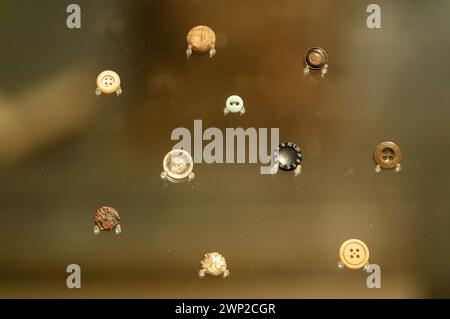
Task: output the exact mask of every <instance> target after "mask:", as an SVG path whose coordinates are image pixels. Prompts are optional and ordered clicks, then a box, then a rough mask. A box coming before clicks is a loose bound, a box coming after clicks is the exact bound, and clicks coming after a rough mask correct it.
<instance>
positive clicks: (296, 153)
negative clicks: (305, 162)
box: [271, 142, 302, 176]
mask: <svg viewBox="0 0 450 319" xmlns="http://www.w3.org/2000/svg"><path fill="white" fill-rule="evenodd" d="M272 157H273V163H274V164H273V166H272V169H271V172H272V174H276V173H277V172H278V169H281V170H283V171H294V175H295V176H298V175H299V174H300V173H301V172H302V165H301V164H302V150H301V149H300V147H298V146H297V145H295V144H294V143H291V142H286V143H282V144H280V145H279V147H278V148H277V149H276V150H275V151H274V153H273V155H272Z"/></svg>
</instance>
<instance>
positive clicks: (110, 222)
mask: <svg viewBox="0 0 450 319" xmlns="http://www.w3.org/2000/svg"><path fill="white" fill-rule="evenodd" d="M113 229H114V230H115V232H116V234H117V235H119V234H120V233H121V231H122V229H121V227H120V216H119V212H118V211H117V209H115V208H112V207H109V206H103V207H100V208H99V209H98V210H97V212H96V213H95V217H94V234H96V235H98V234H99V233H100V231H110V230H113Z"/></svg>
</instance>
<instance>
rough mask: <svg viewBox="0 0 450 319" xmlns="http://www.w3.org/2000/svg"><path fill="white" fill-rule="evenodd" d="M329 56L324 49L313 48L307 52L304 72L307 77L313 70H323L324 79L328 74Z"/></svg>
mask: <svg viewBox="0 0 450 319" xmlns="http://www.w3.org/2000/svg"><path fill="white" fill-rule="evenodd" d="M327 61H328V56H327V53H326V52H325V50H324V49H322V48H318V47H316V48H311V49H309V50H308V51H306V54H305V63H306V67H305V69H304V70H303V74H304V75H305V76H306V75H308V74H309V71H310V69H311V70H321V71H320V72H321V74H322V77H324V76H325V74H327V73H328V64H327Z"/></svg>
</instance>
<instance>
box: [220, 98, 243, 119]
mask: <svg viewBox="0 0 450 319" xmlns="http://www.w3.org/2000/svg"><path fill="white" fill-rule="evenodd" d="M230 112H231V113H239V114H240V115H243V114H244V113H245V107H244V101H243V100H242V98H241V97H240V96H238V95H231V96H229V97H228V99H227V101H226V102H225V109H224V110H223V113H224V114H225V115H227V114H228V113H230Z"/></svg>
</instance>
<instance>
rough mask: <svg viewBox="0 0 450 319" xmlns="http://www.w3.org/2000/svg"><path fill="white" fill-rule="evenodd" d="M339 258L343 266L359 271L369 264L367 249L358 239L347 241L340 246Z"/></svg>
mask: <svg viewBox="0 0 450 319" xmlns="http://www.w3.org/2000/svg"><path fill="white" fill-rule="evenodd" d="M339 258H340V259H341V262H342V264H343V265H344V266H346V267H348V268H350V269H360V268H363V267H364V266H365V265H366V264H367V263H368V262H369V248H367V245H366V244H365V243H363V242H362V241H361V240H359V239H349V240H347V241H345V242H344V243H343V244H342V245H341V248H340V249H339Z"/></svg>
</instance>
